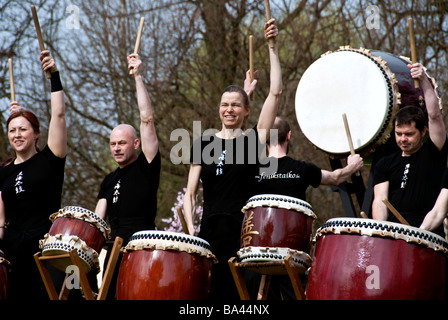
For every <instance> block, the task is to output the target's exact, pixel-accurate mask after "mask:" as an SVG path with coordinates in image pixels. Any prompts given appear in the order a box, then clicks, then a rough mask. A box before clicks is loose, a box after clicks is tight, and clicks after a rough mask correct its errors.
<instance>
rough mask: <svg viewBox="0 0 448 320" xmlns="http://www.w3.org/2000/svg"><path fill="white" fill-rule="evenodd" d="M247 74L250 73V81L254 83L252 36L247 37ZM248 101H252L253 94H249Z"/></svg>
mask: <svg viewBox="0 0 448 320" xmlns="http://www.w3.org/2000/svg"><path fill="white" fill-rule="evenodd" d="M249 72H250V81H251V82H252V81H254V37H253V36H252V35H250V36H249ZM250 100H252V101H253V100H254V93H253V92H252V93H251V94H250Z"/></svg>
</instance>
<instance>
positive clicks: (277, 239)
mask: <svg viewBox="0 0 448 320" xmlns="http://www.w3.org/2000/svg"><path fill="white" fill-rule="evenodd" d="M242 212H243V213H244V219H243V226H242V230H241V243H240V247H241V249H240V250H239V251H238V252H237V254H238V256H239V258H240V260H241V261H242V262H259V261H276V260H283V259H284V258H285V256H286V255H288V254H289V255H291V256H292V258H293V260H294V262H296V264H298V265H301V266H302V267H304V268H306V267H307V265H308V264H310V263H311V258H310V257H309V256H308V254H306V253H307V252H310V248H311V240H312V232H313V230H312V229H313V221H314V219H316V215H315V214H314V212H313V209H312V207H311V205H310V204H309V203H307V202H305V201H303V200H300V199H297V198H293V197H288V196H283V195H277V194H260V195H256V196H253V197H251V198H250V199H249V200H248V201H247V203H246V205H245V206H244V207H243V209H242Z"/></svg>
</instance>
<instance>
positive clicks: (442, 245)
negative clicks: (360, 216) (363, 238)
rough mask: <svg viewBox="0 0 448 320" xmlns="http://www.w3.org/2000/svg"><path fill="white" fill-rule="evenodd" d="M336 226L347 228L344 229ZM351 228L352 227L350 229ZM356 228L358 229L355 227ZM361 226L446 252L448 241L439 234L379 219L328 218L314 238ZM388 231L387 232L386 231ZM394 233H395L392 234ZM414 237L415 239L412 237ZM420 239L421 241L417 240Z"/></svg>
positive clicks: (359, 231) (346, 231)
mask: <svg viewBox="0 0 448 320" xmlns="http://www.w3.org/2000/svg"><path fill="white" fill-rule="evenodd" d="M336 228H348V229H346V230H344V229H340V230H336ZM350 228H353V229H350ZM357 228H358V229H357ZM362 228H364V229H369V230H377V231H381V232H383V233H382V234H381V235H382V236H389V237H392V238H397V236H396V235H402V236H407V237H409V238H407V239H405V240H406V241H407V242H412V243H418V244H422V243H421V241H424V242H425V244H426V245H428V246H430V244H433V245H434V246H435V247H434V248H433V249H434V250H436V251H438V250H440V251H443V252H444V253H448V243H447V242H446V241H445V240H444V239H443V238H442V237H440V236H438V235H436V234H431V233H429V232H426V231H425V230H421V231H420V230H417V228H415V227H411V228H407V227H404V226H402V225H399V224H395V223H393V222H381V221H379V220H367V221H364V220H355V221H353V220H344V219H330V220H328V221H326V222H325V223H324V224H323V225H322V227H320V228H319V229H318V230H317V232H316V239H317V238H318V237H320V236H322V235H323V233H338V232H340V233H361V234H363V232H362V230H361V229H362ZM387 232H389V234H388V233H387ZM392 233H395V234H396V235H393V234H392ZM412 237H414V238H415V239H413V238H412ZM419 240H421V241H419Z"/></svg>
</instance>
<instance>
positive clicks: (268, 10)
mask: <svg viewBox="0 0 448 320" xmlns="http://www.w3.org/2000/svg"><path fill="white" fill-rule="evenodd" d="M264 8H265V10H266V20H267V21H269V20H271V6H270V4H269V0H264ZM268 44H269V47H271V48H274V46H275V38H269V40H268Z"/></svg>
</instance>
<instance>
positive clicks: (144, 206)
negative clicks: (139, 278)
mask: <svg viewBox="0 0 448 320" xmlns="http://www.w3.org/2000/svg"><path fill="white" fill-rule="evenodd" d="M141 64H142V62H141V60H140V58H139V56H138V54H136V53H133V54H131V55H129V56H128V68H129V69H133V70H134V79H135V84H136V89H137V103H138V108H139V111H140V137H141V140H140V139H138V136H137V131H136V130H135V129H134V128H133V127H132V126H131V125H128V124H120V125H118V126H117V127H115V128H114V129H113V130H112V132H111V134H110V150H111V152H112V156H113V157H114V160H115V161H116V162H117V164H118V168H117V169H116V170H115V171H113V172H111V173H110V174H108V175H107V176H106V177H105V179H104V180H103V182H102V183H101V189H100V192H99V194H98V203H97V206H96V209H95V213H96V214H97V215H98V216H99V217H101V218H102V219H106V218H108V219H109V223H110V228H111V240H114V239H115V237H120V238H122V239H123V245H124V246H125V245H126V244H127V242H128V240H129V238H130V237H131V236H132V235H133V234H134V233H135V232H138V231H142V230H153V229H155V224H154V219H155V217H156V214H157V190H158V188H159V181H160V166H161V160H160V153H159V142H158V139H157V134H156V129H155V125H154V116H153V111H152V105H151V99H150V97H149V94H148V92H147V90H146V87H145V83H144V81H143V76H142V75H141ZM140 147H141V153H140V154H139V152H138V150H139V148H140ZM121 257H122V256H120V258H119V260H118V261H117V264H116V266H117V267H116V268H115V272H114V275H113V277H112V280H111V284H110V289H109V291H108V296H107V300H113V299H115V290H116V281H117V278H118V270H119V266H120V263H121ZM109 258H110V251H108V253H107V256H106V259H105V263H104V265H107V262H108V260H109Z"/></svg>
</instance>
